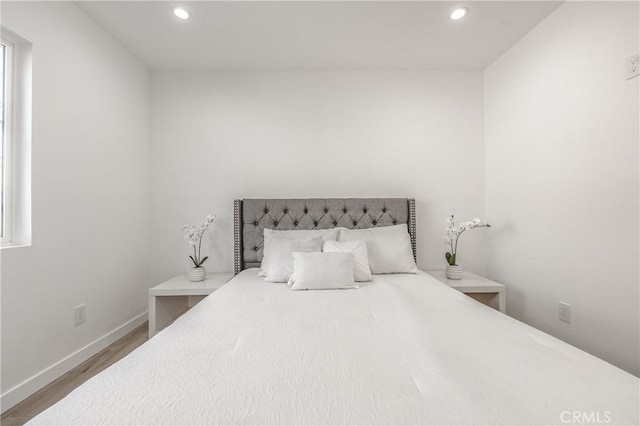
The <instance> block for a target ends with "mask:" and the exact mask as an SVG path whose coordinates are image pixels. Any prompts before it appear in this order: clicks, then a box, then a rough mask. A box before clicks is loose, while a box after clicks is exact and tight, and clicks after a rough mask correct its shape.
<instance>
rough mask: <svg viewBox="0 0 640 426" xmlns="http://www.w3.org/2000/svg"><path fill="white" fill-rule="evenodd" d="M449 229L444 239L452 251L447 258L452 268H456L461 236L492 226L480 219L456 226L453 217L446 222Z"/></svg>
mask: <svg viewBox="0 0 640 426" xmlns="http://www.w3.org/2000/svg"><path fill="white" fill-rule="evenodd" d="M446 222H447V229H446V234H445V237H444V242H445V243H447V244H449V247H450V248H451V251H448V252H447V254H445V258H446V259H447V263H448V264H449V265H451V266H456V265H457V264H456V256H457V254H458V239H459V238H460V235H462V234H463V233H464V232H465V231H468V230H469V229H473V228H490V227H491V225H489V224H488V223H486V222H484V221H482V220H480V218H477V217H476V218H473V219H472V220H470V221H468V222H462V223H460V224H459V225H457V226H456V223H455V220H454V217H453V215H451V217H450V218H449V219H447V220H446Z"/></svg>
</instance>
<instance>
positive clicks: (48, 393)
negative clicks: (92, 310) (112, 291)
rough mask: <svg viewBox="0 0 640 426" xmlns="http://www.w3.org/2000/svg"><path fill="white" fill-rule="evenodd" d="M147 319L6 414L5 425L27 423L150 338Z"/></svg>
mask: <svg viewBox="0 0 640 426" xmlns="http://www.w3.org/2000/svg"><path fill="white" fill-rule="evenodd" d="M147 333H148V325H147V323H146V322H145V323H144V324H143V325H141V326H140V327H138V328H136V329H135V330H133V331H132V332H131V333H129V334H127V335H126V336H124V337H123V338H121V339H120V340H117V341H116V342H114V343H112V344H111V345H110V346H108V347H106V348H105V349H103V350H102V351H101V352H98V353H97V354H96V355H94V356H92V357H91V358H89V359H88V360H86V361H85V362H83V363H82V364H80V365H79V366H77V367H76V368H74V369H72V370H70V371H69V372H67V373H66V374H64V375H63V376H61V377H59V378H58V379H56V380H55V381H53V382H51V383H50V384H48V385H47V386H45V387H44V388H42V389H40V390H39V391H38V392H36V393H34V394H33V395H31V396H30V397H29V398H27V399H25V400H24V401H22V402H21V403H19V404H17V405H15V406H14V407H12V408H10V409H9V410H7V411H6V412H5V413H4V414H2V420H1V423H2V425H3V426H15V425H23V424H25V423H26V422H28V421H29V420H30V419H31V418H33V417H35V416H37V415H38V414H39V413H41V412H42V411H44V410H45V409H47V408H49V407H50V406H52V405H53V404H55V403H56V402H58V401H60V400H61V399H62V398H64V397H65V396H66V395H67V394H69V392H71V391H72V390H74V389H75V388H77V387H78V386H80V385H81V384H83V383H84V382H86V381H87V380H88V379H90V378H91V377H93V376H94V375H96V374H98V373H99V372H101V371H102V370H104V369H105V368H107V367H109V366H110V365H111V364H113V363H115V362H117V361H118V360H120V359H122V358H123V357H125V356H126V355H127V354H128V353H129V352H131V351H133V350H134V349H135V348H137V347H138V346H140V345H141V344H143V343H144V342H146V341H147Z"/></svg>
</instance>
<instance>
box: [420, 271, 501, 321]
mask: <svg viewBox="0 0 640 426" xmlns="http://www.w3.org/2000/svg"><path fill="white" fill-rule="evenodd" d="M426 272H427V273H428V274H429V275H431V276H432V277H434V278H436V279H437V280H438V281H440V282H443V283H445V284H447V285H448V286H449V287H451V288H455V289H456V290H458V291H461V292H462V293H465V294H467V295H469V296H471V297H473V298H474V299H476V300H478V301H479V302H482V303H484V304H486V305H489V306H491V305H492V302H493V301H492V300H488V299H487V297H486V296H490V298H491V299H493V298H495V297H496V296H497V298H498V310H499V311H500V312H502V313H503V314H504V313H506V312H507V289H506V287H505V286H504V285H502V284H498V283H496V282H494V281H491V280H489V279H487V278H484V277H481V276H480V275H476V274H474V273H471V272H467V271H464V272H463V273H462V279H461V280H450V279H448V278H447V276H446V275H445V272H444V271H426Z"/></svg>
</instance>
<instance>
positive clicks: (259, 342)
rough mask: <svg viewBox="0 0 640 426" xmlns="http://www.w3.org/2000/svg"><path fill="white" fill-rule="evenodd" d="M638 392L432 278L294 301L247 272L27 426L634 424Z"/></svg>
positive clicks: (582, 355) (619, 375)
mask: <svg viewBox="0 0 640 426" xmlns="http://www.w3.org/2000/svg"><path fill="white" fill-rule="evenodd" d="M639 384H640V381H639V379H638V378H637V377H635V376H632V375H630V374H628V373H626V372H624V371H622V370H620V369H618V368H616V367H614V366H612V365H610V364H608V363H606V362H604V361H602V360H600V359H598V358H595V357H594V356H591V355H589V354H587V353H586V352H583V351H581V350H579V349H577V348H575V347H573V346H570V345H568V344H566V343H563V342H561V341H560V340H557V339H555V338H553V337H551V336H549V335H547V334H545V333H542V332H540V331H538V330H536V329H534V328H531V327H529V326H527V325H524V324H522V323H520V322H518V321H516V320H514V319H512V318H509V317H507V316H505V315H503V314H500V313H499V312H497V311H495V310H492V309H490V308H487V307H486V306H484V305H481V304H479V303H478V302H476V301H474V300H472V299H470V298H468V297H467V296H465V295H463V294H461V293H458V292H457V291H455V290H452V289H450V288H449V287H447V286H446V285H444V284H441V283H440V282H438V281H436V280H435V279H433V278H431V277H430V276H429V275H426V274H420V275H390V276H375V280H374V281H373V283H369V284H367V283H364V284H363V285H362V287H361V288H360V289H357V290H325V291H308V292H299V291H298V292H294V291H290V290H288V289H287V287H286V286H285V284H275V283H267V282H264V281H263V280H262V279H261V278H258V277H257V269H251V270H247V271H244V272H242V273H241V274H240V275H238V276H237V277H236V278H234V279H233V280H232V281H231V282H230V283H229V284H227V285H225V286H224V287H223V288H222V289H220V290H219V291H217V292H215V293H214V294H212V295H211V296H209V297H207V298H206V299H205V300H203V301H202V302H201V303H200V304H198V305H197V306H195V307H194V308H193V309H192V310H191V311H189V312H188V313H186V314H185V315H184V316H182V317H181V318H179V319H178V320H177V321H176V322H175V323H174V324H173V325H172V326H170V327H168V328H167V329H165V330H164V331H162V332H160V333H159V334H157V335H156V336H155V337H153V338H152V339H151V340H150V341H149V342H147V343H145V344H144V345H142V346H141V347H140V348H138V349H137V350H135V351H134V352H133V353H131V354H130V355H129V356H127V357H126V358H124V359H123V360H122V361H120V362H118V363H116V364H115V365H113V366H112V367H110V368H108V369H107V370H105V371H104V372H102V373H100V374H98V375H97V376H95V377H94V378H92V379H90V380H89V381H88V382H87V383H85V384H84V385H82V386H80V387H79V388H78V389H76V390H75V391H73V392H72V393H71V394H70V395H69V396H67V397H66V398H64V399H63V400H62V401H61V402H59V403H57V404H56V405H54V406H53V407H51V408H49V409H48V410H46V411H45V412H43V413H42V414H40V415H39V416H37V417H36V418H34V419H33V420H32V421H31V422H30V423H31V424H65V425H67V424H181V425H184V424H474V425H479V424H563V423H565V422H566V420H571V419H573V418H574V417H573V416H574V412H578V413H584V415H585V416H591V417H581V419H582V420H583V421H584V420H585V419H587V420H588V419H590V418H591V419H593V422H594V423H595V422H596V416H597V418H598V419H599V420H600V421H601V422H604V420H606V419H609V420H610V423H611V424H638V422H639V418H638V417H639V415H638V411H639V407H638V401H639V399H638V392H639ZM563 413H564V414H563ZM567 413H569V414H567ZM606 416H608V417H606ZM574 423H575V422H574Z"/></svg>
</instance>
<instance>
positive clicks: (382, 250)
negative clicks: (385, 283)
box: [338, 224, 418, 274]
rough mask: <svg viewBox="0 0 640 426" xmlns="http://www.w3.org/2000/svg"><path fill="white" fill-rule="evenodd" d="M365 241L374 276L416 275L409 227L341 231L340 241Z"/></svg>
mask: <svg viewBox="0 0 640 426" xmlns="http://www.w3.org/2000/svg"><path fill="white" fill-rule="evenodd" d="M354 240H359V241H365V242H366V243H367V251H368V256H369V267H370V268H371V273H372V274H397V273H409V274H416V273H417V272H418V268H417V267H416V262H415V260H414V259H413V250H412V249H411V237H410V236H409V230H408V229H407V225H406V224H403V225H394V226H381V227H378V228H367V229H341V230H340V234H339V235H338V241H354Z"/></svg>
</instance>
